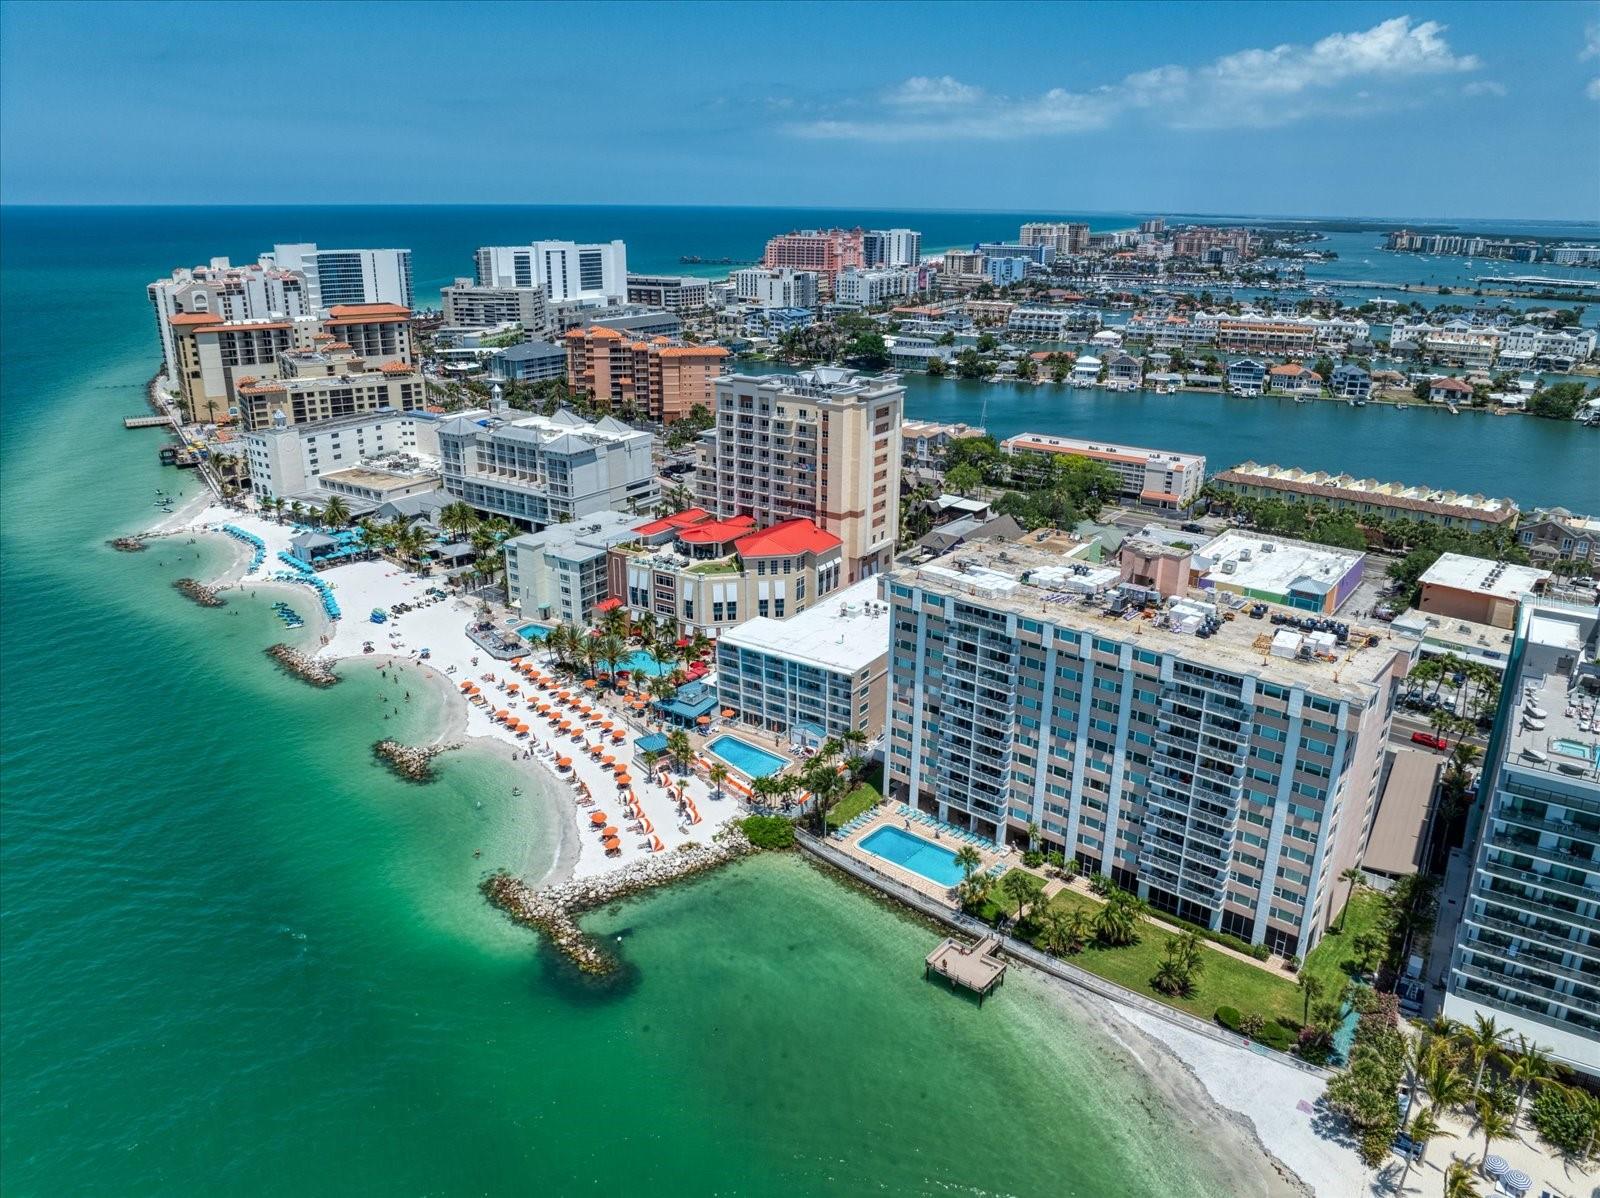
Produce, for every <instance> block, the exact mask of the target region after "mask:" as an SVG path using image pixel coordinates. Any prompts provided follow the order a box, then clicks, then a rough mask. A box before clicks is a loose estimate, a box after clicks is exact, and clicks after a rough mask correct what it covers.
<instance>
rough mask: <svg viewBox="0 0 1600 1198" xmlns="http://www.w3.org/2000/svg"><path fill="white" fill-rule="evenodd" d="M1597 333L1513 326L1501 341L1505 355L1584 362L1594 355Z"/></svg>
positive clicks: (1524, 325) (1526, 325) (1583, 330)
mask: <svg viewBox="0 0 1600 1198" xmlns="http://www.w3.org/2000/svg"><path fill="white" fill-rule="evenodd" d="M1595 339H1596V338H1595V331H1594V330H1593V329H1547V328H1541V327H1540V326H1539V325H1532V324H1519V325H1512V326H1511V327H1510V328H1509V329H1507V330H1506V331H1505V333H1504V335H1503V336H1502V338H1501V342H1500V350H1501V353H1502V354H1527V355H1529V356H1530V357H1531V358H1533V359H1538V358H1561V359H1565V360H1568V361H1573V362H1582V361H1584V360H1585V359H1587V358H1589V357H1591V356H1592V355H1593V354H1594V349H1595Z"/></svg>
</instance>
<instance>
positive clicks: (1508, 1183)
mask: <svg viewBox="0 0 1600 1198" xmlns="http://www.w3.org/2000/svg"><path fill="white" fill-rule="evenodd" d="M1500 1184H1501V1185H1503V1186H1505V1188H1506V1189H1508V1190H1510V1191H1511V1192H1512V1193H1513V1194H1526V1193H1527V1192H1528V1188H1529V1187H1530V1186H1532V1185H1533V1178H1531V1177H1529V1176H1528V1175H1527V1174H1526V1173H1524V1172H1523V1171H1522V1170H1521V1169H1508V1170H1507V1171H1506V1174H1505V1176H1504V1177H1502V1178H1501V1179H1500Z"/></svg>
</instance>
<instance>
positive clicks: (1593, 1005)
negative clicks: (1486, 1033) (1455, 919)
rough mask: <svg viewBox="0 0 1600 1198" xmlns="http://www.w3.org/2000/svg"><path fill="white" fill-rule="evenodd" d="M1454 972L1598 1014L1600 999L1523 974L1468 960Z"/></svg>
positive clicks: (1544, 1000)
mask: <svg viewBox="0 0 1600 1198" xmlns="http://www.w3.org/2000/svg"><path fill="white" fill-rule="evenodd" d="M1513 968H1514V967H1513ZM1456 972H1457V973H1459V974H1461V975H1463V976H1464V977H1469V978H1477V979H1478V980H1479V981H1480V982H1487V983H1489V985H1491V986H1501V987H1504V988H1505V989H1507V990H1515V991H1517V992H1518V993H1519V994H1525V995H1528V996H1529V997H1532V998H1536V999H1539V1000H1540V1001H1542V1002H1549V1003H1557V1004H1559V1005H1560V1006H1563V1007H1571V1008H1572V1009H1573V1010H1575V1011H1584V1012H1587V1013H1588V1014H1590V1015H1600V1001H1596V1000H1595V999H1592V998H1584V997H1582V996H1580V995H1577V994H1567V993H1565V992H1564V991H1561V990H1557V989H1555V988H1554V987H1552V986H1545V985H1541V984H1540V983H1539V982H1536V981H1533V980H1532V979H1531V978H1528V977H1525V976H1519V975H1517V974H1513V973H1508V972H1501V971H1499V970H1497V969H1492V968H1486V967H1484V966H1481V965H1477V964H1474V963H1470V962H1463V963H1462V964H1460V965H1458V966H1456Z"/></svg>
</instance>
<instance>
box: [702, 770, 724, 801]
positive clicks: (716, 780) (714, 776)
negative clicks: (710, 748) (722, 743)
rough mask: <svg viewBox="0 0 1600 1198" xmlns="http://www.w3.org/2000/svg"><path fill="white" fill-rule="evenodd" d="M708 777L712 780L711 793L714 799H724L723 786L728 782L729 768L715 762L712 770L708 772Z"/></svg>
mask: <svg viewBox="0 0 1600 1198" xmlns="http://www.w3.org/2000/svg"><path fill="white" fill-rule="evenodd" d="M706 777H707V778H709V779H710V780H711V793H712V797H713V798H718V799H720V798H721V797H722V784H723V783H724V782H726V781H727V780H728V767H727V766H725V765H723V764H722V762H720V761H713V762H712V763H711V768H710V769H709V770H707V771H706Z"/></svg>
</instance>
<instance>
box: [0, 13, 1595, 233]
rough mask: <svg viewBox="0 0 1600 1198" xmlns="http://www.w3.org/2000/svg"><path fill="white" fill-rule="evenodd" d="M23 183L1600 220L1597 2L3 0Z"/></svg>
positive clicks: (1, 142) (46, 197)
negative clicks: (397, 0)
mask: <svg viewBox="0 0 1600 1198" xmlns="http://www.w3.org/2000/svg"><path fill="white" fill-rule="evenodd" d="M0 200H3V201H5V202H7V203H157V204H159V203H263V204H271V203H373V202H380V203H428V202H439V203H474V202H483V203H619V204H662V203H665V204H749V205H816V206H859V207H876V208H897V207H905V208H980V209H993V210H1021V209H1028V210H1059V211H1067V212H1071V211H1120V210H1139V211H1171V212H1216V213H1272V214H1279V213H1282V214H1295V213H1298V214H1308V215H1312V214H1315V215H1368V216H1394V217H1412V218H1419V217H1430V216H1431V217H1455V218H1466V217H1480V218H1489V217H1522V218H1552V219H1561V218H1580V219H1594V218H1597V217H1600V3H1595V2H1588V0H1585V2H1583V3H1569V4H1560V3H1557V4H1541V3H1520V4H1496V3H1469V4H1410V5H1398V6H1397V5H1390V4H1369V3H1345V4H1317V5H1297V4H1282V3H1270V4H1269V3H1261V4H1248V5H1243V4H1240V5H1236V4H1199V3H1196V4H1186V5H1176V4H1174V5H1169V4H1158V3H1149V4H1114V5H1104V6H1102V5H1095V4H1084V5H1063V6H1043V5H1039V6H1021V5H1007V6H1001V5H985V4H953V3H952V4H887V3H879V4H871V5H867V4H843V3H840V4H825V5H808V4H787V5H766V4H732V5H721V4H707V5H700V6H695V5H686V4H665V3H662V4H653V5H631V4H613V5H585V4H576V3H572V4H560V5H548V6H546V5H529V6H525V7H517V6H512V5H509V4H500V5H485V6H474V5H458V4H435V5H426V4H420V3H418V4H407V5H393V6H390V5H385V4H357V3H348V4H328V5H301V4H287V3H285V4H256V5H238V6H235V5H228V4H219V5H190V4H173V5H167V4H156V3H148V4H138V5H119V4H113V3H106V4H91V5H77V4H70V3H63V4H44V3H31V2H30V3H18V2H15V0H4V2H0Z"/></svg>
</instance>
